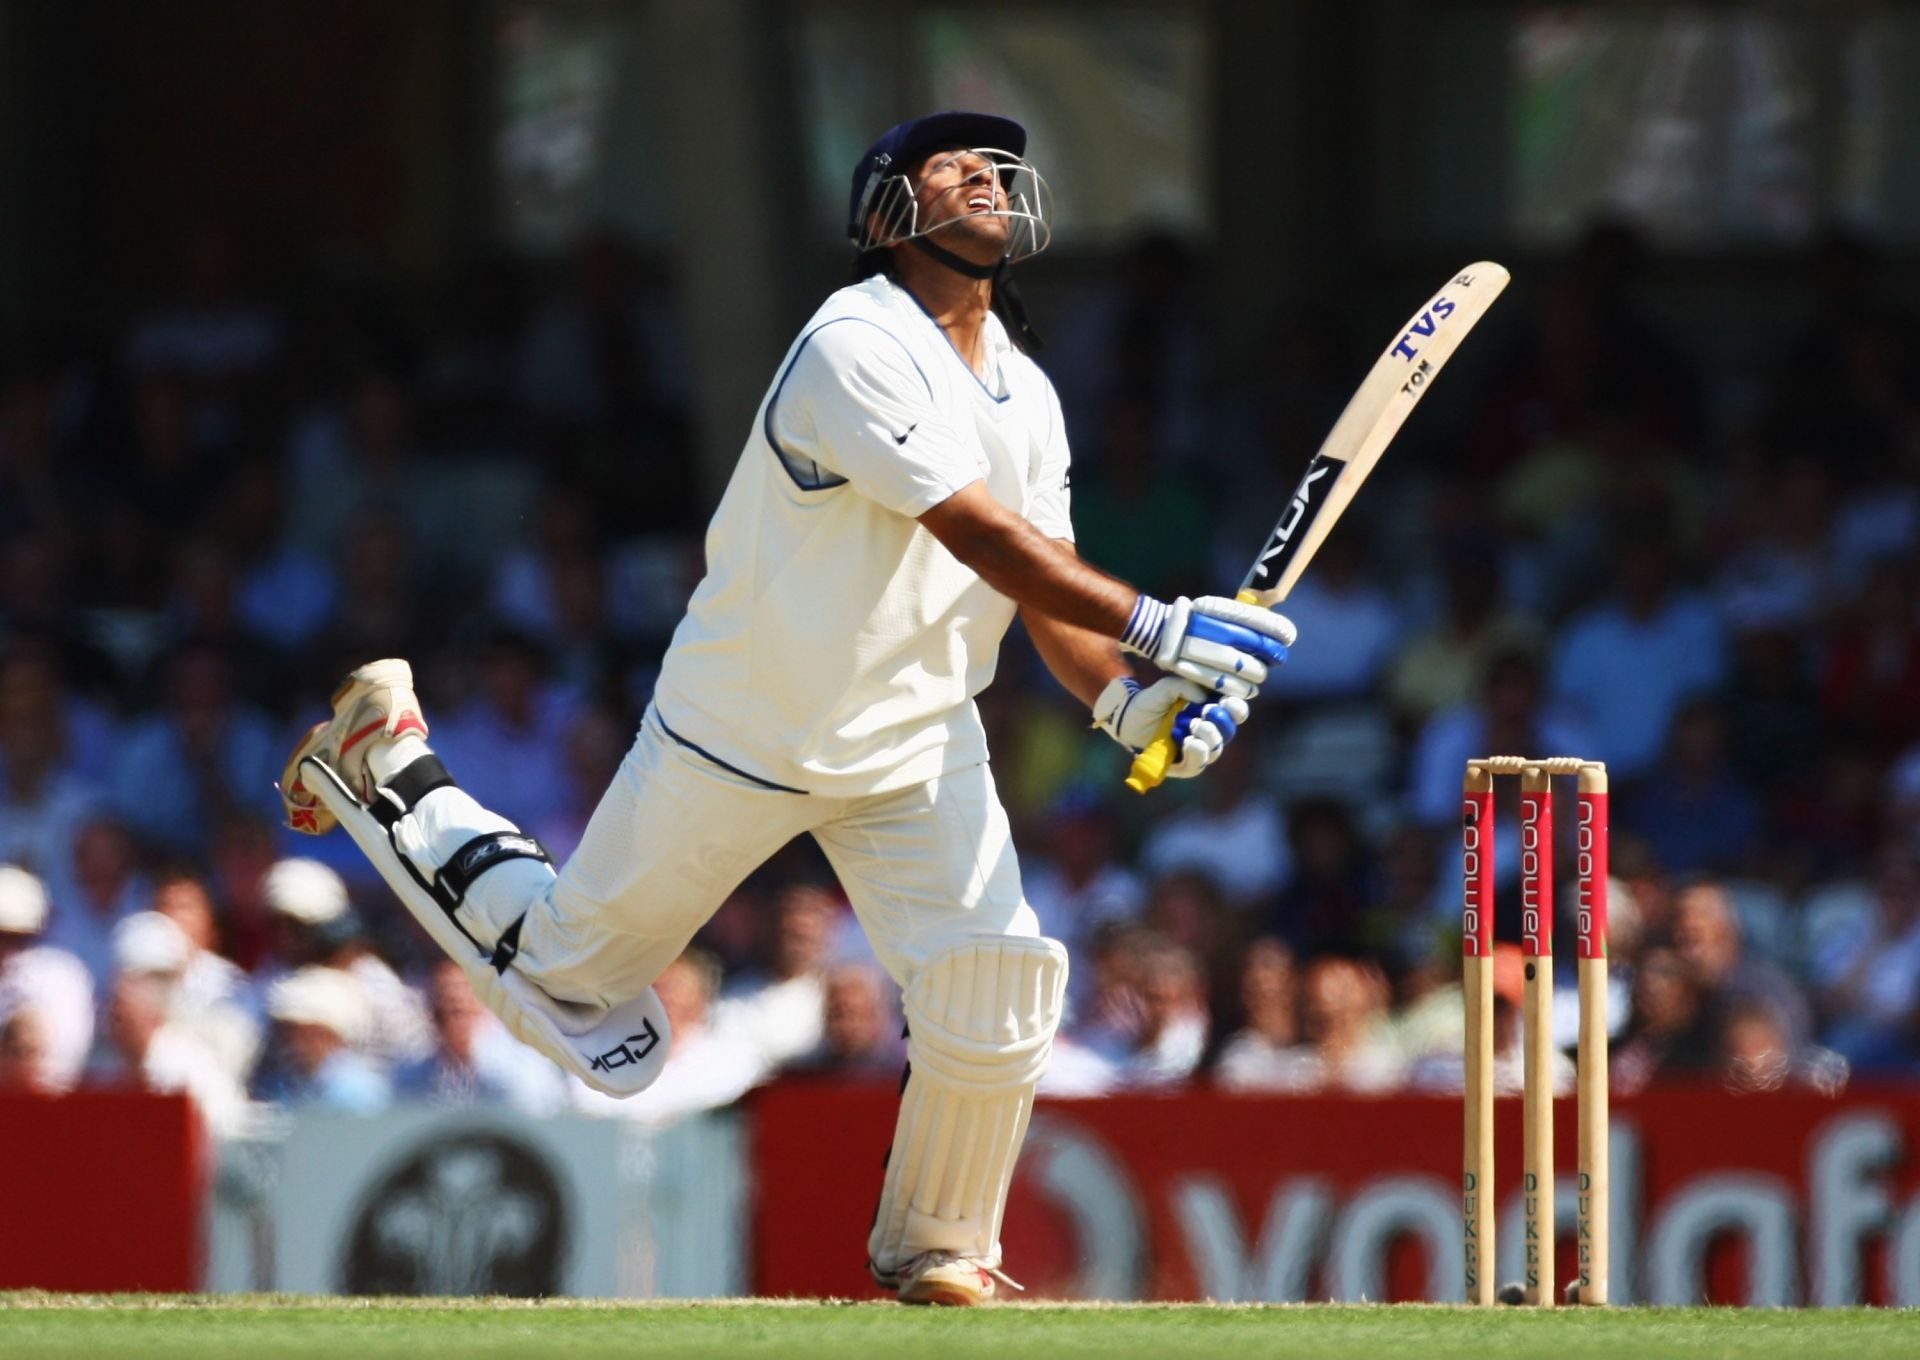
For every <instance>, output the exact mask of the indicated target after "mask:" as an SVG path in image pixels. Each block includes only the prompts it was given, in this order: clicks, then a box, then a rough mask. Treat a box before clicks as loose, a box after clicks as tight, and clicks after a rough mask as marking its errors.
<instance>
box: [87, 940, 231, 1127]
mask: <svg viewBox="0 0 1920 1360" xmlns="http://www.w3.org/2000/svg"><path fill="white" fill-rule="evenodd" d="M106 1037H107V1051H106V1054H105V1056H104V1057H103V1058H102V1060H101V1062H100V1063H99V1065H98V1066H97V1067H95V1068H94V1069H93V1071H92V1073H91V1074H90V1079H91V1080H93V1081H96V1082H99V1083H100V1084H103V1085H108V1086H121V1087H128V1088H132V1089H135V1090H142V1091H161V1092H184V1093H185V1094H186V1095H187V1096H188V1097H189V1098H190V1099H191V1100H192V1101H193V1103H194V1107H195V1108H196V1109H198V1110H199V1112H200V1117H201V1119H202V1120H203V1121H204V1122H205V1124H206V1128H207V1132H208V1133H209V1134H211V1135H213V1136H214V1137H216V1138H224V1137H227V1136H228V1135H231V1134H234V1133H237V1132H239V1130H240V1128H241V1125H242V1124H243V1122H244V1120H245V1118H246V1097H245V1095H244V1094H243V1093H242V1091H241V1089H240V1087H239V1086H238V1084H236V1083H235V1082H234V1080H233V1078H232V1077H230V1076H228V1075H227V1073H226V1072H225V1071H224V1070H223V1069H222V1068H221V1066H220V1062H219V1060H218V1059H217V1058H215V1057H214V1056H213V1054H211V1053H209V1052H208V1051H207V1049H206V1048H205V1046H203V1045H202V1044H201V1043H200V1042H199V1041H198V1040H197V1039H195V1038H194V1037H193V1036H192V1035H190V1034H188V1033H186V1032H185V1031H183V1030H181V1029H180V1028H179V1027H178V1026H176V1025H172V1024H169V1023H168V1022H167V986H166V983H165V982H164V981H163V980H162V979H161V978H159V977H156V976H154V975H153V974H151V973H125V974H122V975H121V976H119V977H116V978H115V979H114V980H113V989H112V992H111V994H110V998H109V1000H108V1003H107V1018H106Z"/></svg>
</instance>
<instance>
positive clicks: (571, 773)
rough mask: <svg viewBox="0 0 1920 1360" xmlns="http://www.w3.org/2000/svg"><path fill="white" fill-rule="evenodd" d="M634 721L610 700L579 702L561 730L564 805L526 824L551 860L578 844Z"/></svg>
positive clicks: (629, 740) (616, 766)
mask: <svg viewBox="0 0 1920 1360" xmlns="http://www.w3.org/2000/svg"><path fill="white" fill-rule="evenodd" d="M638 726H639V724H638V723H636V722H635V721H634V720H633V715H632V714H631V713H630V712H627V711H625V710H623V709H621V708H618V707H616V706H615V705H612V704H608V703H598V702H596V703H583V704H581V705H580V707H579V708H578V709H577V710H575V712H574V714H573V720H572V721H571V722H570V723H569V724H568V725H567V732H566V774H567V787H566V797H565V804H564V806H561V807H556V808H555V809H553V810H552V811H550V812H549V813H548V815H547V816H546V818H545V819H544V820H542V821H539V822H535V823H534V824H533V826H532V828H531V829H532V830H533V831H534V832H535V833H536V834H537V835H538V836H539V838H540V843H541V844H542V845H544V846H546V847H547V853H548V854H550V855H552V856H553V862H554V863H555V864H560V863H564V862H565V860H566V858H567V856H568V855H570V854H572V853H573V851H574V849H575V847H577V846H578V845H579V844H580V838H581V837H582V836H584V835H585V834H586V830H587V822H588V820H589V819H590V818H592V816H593V810H594V808H595V807H597V806H598V805H599V802H600V795H601V794H603V793H605V792H606V790H607V787H608V785H610V784H612V783H613V781H614V778H615V776H616V775H618V773H619V771H620V762H621V760H622V759H623V758H624V757H625V756H626V754H627V748H628V747H629V746H631V745H632V744H633V733H634V729H635V728H636V727H638Z"/></svg>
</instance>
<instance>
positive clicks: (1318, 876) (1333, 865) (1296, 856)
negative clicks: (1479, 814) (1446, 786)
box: [1268, 780, 1459, 958]
mask: <svg viewBox="0 0 1920 1360" xmlns="http://www.w3.org/2000/svg"><path fill="white" fill-rule="evenodd" d="M1458 782H1459V781H1458V780H1455V783H1458ZM1287 831H1288V833H1289V836H1290V838H1291V840H1292V842H1293V863H1294V873H1293V877H1292V879H1291V880H1290V881H1289V882H1288V883H1287V886H1286V887H1285V889H1283V890H1282V891H1281V893H1280V895H1279V897H1278V898H1277V899H1276V900H1275V902H1274V904H1273V909H1272V912H1271V914H1270V916H1269V918H1268V928H1269V929H1270V930H1271V931H1272V933H1273V934H1275V935H1278V936H1280V937H1281V938H1282V939H1284V940H1285V941H1286V942H1287V943H1288V944H1290V945H1291V946H1293V949H1294V952H1295V953H1297V954H1299V955H1300V956H1301V957H1302V958H1309V957H1312V956H1313V955H1316V954H1324V953H1329V952H1341V953H1344V952H1347V951H1348V950H1350V949H1351V948H1352V947H1353V942H1354V940H1355V939H1356V937H1357V936H1358V935H1359V934H1360V933H1361V931H1362V930H1363V929H1364V919H1365V917H1366V915H1367V911H1368V908H1369V907H1370V906H1371V905H1372V901H1373V893H1374V883H1373V877H1372V875H1371V874H1370V873H1369V872H1368V866H1367V845H1366V842H1365V841H1364V840H1362V839H1361V836H1360V829H1359V827H1357V826H1356V825H1355V824H1354V820H1353V812H1352V810H1351V809H1349V808H1348V807H1347V805H1346V804H1344V803H1342V802H1339V801H1338V800H1337V799H1332V798H1303V799H1301V800H1300V801H1299V802H1297V803H1295V804H1294V805H1293V806H1292V807H1291V808H1289V809H1288V811H1287Z"/></svg>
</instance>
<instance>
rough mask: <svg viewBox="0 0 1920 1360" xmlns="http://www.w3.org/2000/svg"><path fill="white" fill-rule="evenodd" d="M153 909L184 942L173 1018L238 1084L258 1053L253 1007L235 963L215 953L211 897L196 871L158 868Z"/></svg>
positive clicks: (257, 1024) (247, 985) (257, 1027)
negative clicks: (224, 1067) (177, 932)
mask: <svg viewBox="0 0 1920 1360" xmlns="http://www.w3.org/2000/svg"><path fill="white" fill-rule="evenodd" d="M153 911H154V914H155V915H157V916H159V917H160V918H161V919H163V920H166V921H170V922H172V923H173V925H174V926H175V927H176V928H177V929H178V930H179V932H180V938H181V939H182V941H183V942H184V943H185V944H186V959H185V963H184V965H183V966H182V967H181V969H180V976H179V980H178V982H177V983H176V984H175V988H174V996H173V1011H172V1013H173V1016H174V1018H176V1019H178V1020H179V1021H180V1022H181V1023H182V1024H183V1025H185V1026H186V1027H187V1028H188V1029H189V1030H191V1031H193V1033H195V1034H196V1035H197V1036H198V1037H199V1038H200V1039H201V1041H202V1042H204V1043H205V1044H206V1045H207V1046H208V1047H209V1048H211V1049H212V1050H213V1051H214V1053H215V1054H216V1055H217V1056H218V1057H219V1058H220V1059H221V1061H222V1062H223V1063H225V1064H226V1065H227V1067H228V1070H229V1071H231V1072H232V1073H233V1074H234V1077H235V1078H236V1080H239V1081H242V1082H244V1081H245V1080H246V1076H247V1074H248V1073H249V1072H251V1071H252V1070H253V1063H254V1059H256V1058H257V1057H258V1056H259V1053H260V1022H259V1018H258V1016H259V1005H258V1001H257V999H256V998H255V996H254V994H253V987H252V985H251V984H250V983H249V982H248V980H247V975H246V974H245V973H243V972H242V971H241V970H240V968H239V966H238V965H237V964H235V963H234V962H232V961H231V960H230V959H227V958H225V957H223V956H222V955H221V953H220V952H219V946H220V940H219V926H218V925H217V924H216V922H215V920H214V912H213V899H212V898H211V897H209V896H208V895H207V885H206V883H205V882H204V881H203V880H202V879H201V878H200V876H199V875H198V874H196V873H193V872H192V871H191V870H188V869H184V868H172V869H165V870H162V871H161V872H160V873H158V874H156V875H155V877H154V885H153Z"/></svg>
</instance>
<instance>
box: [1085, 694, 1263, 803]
mask: <svg viewBox="0 0 1920 1360" xmlns="http://www.w3.org/2000/svg"><path fill="white" fill-rule="evenodd" d="M1169 712H1172V713H1173V714H1174V719H1173V732H1172V737H1173V749H1174V750H1175V751H1177V752H1178V753H1179V758H1178V759H1176V760H1175V761H1174V762H1173V764H1171V765H1169V766H1168V767H1167V778H1169V779H1191V778H1193V777H1194V776H1195V775H1197V774H1199V773H1200V771H1202V770H1204V769H1206V768H1207V766H1209V765H1211V764H1213V762H1214V761H1216V760H1218V759H1220V753H1221V752H1222V751H1224V750H1226V749H1227V743H1228V742H1230V741H1232V740H1233V735H1234V733H1236V732H1238V731H1239V730H1240V724H1241V723H1243V722H1245V721H1246V720H1247V702H1246V700H1244V699H1235V698H1216V697H1215V696H1214V695H1212V694H1209V693H1208V692H1207V691H1206V690H1204V689H1202V688H1201V687H1200V686H1199V685H1196V684H1194V683H1193V682H1192V681H1191V680H1182V679H1178V678H1177V677H1174V676H1171V675H1170V676H1168V677H1167V678H1166V679H1164V680H1156V681H1154V682H1153V683H1152V684H1151V685H1148V686H1147V687H1146V688H1145V689H1142V688H1141V687H1140V683H1139V681H1137V680H1133V679H1131V678H1129V677H1127V676H1120V677H1117V678H1116V679H1113V680H1109V681H1108V682H1107V687H1106V688H1105V689H1103V690H1101V691H1100V697H1099V698H1098V699H1096V700H1094V704H1093V725H1094V726H1095V727H1097V728H1099V729H1100V730H1101V731H1103V732H1105V733H1106V734H1107V735H1108V736H1110V737H1112V738H1113V739H1114V740H1115V741H1117V742H1119V743H1120V744H1121V745H1122V746H1124V747H1126V748H1127V749H1128V750H1129V751H1131V752H1133V753H1134V754H1135V755H1139V754H1140V752H1141V751H1143V750H1145V749H1146V747H1147V743H1149V742H1151V741H1152V740H1153V739H1154V738H1155V737H1157V736H1159V735H1160V729H1161V728H1162V727H1163V726H1165V724H1166V720H1167V714H1168V713H1169Z"/></svg>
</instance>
